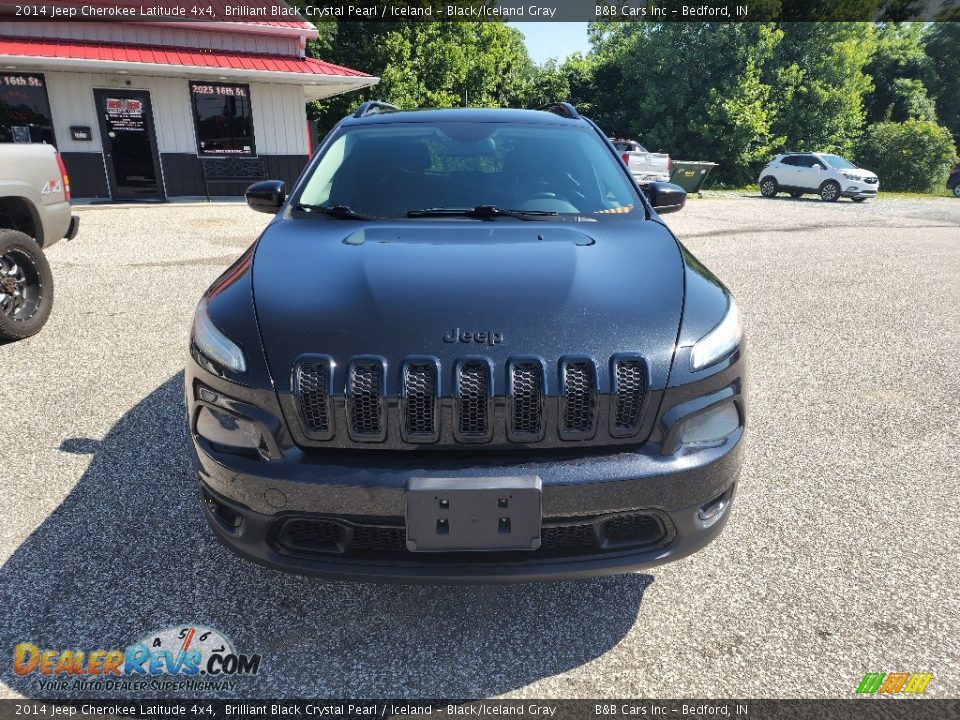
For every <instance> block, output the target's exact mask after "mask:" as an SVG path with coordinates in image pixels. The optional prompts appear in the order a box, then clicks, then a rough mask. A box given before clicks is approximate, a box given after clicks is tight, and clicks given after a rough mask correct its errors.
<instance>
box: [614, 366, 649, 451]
mask: <svg viewBox="0 0 960 720" xmlns="http://www.w3.org/2000/svg"><path fill="white" fill-rule="evenodd" d="M614 371H615V373H616V376H615V386H614V393H615V395H616V398H617V402H616V410H615V417H614V420H613V428H612V431H613V433H614V434H615V435H620V436H625V435H636V434H637V433H638V432H639V431H640V421H641V420H642V419H643V405H644V402H645V401H646V398H647V369H646V366H645V365H644V364H643V361H642V360H639V359H635V360H619V361H617V362H616V363H615V366H614Z"/></svg>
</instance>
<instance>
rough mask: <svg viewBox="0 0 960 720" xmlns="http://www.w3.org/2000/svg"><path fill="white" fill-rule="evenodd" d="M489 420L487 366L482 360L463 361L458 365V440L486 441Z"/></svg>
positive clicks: (488, 377) (487, 438)
mask: <svg viewBox="0 0 960 720" xmlns="http://www.w3.org/2000/svg"><path fill="white" fill-rule="evenodd" d="M489 416H490V366H489V365H488V364H487V363H485V362H483V361H482V360H465V361H463V362H461V363H459V364H458V365H457V426H456V430H457V432H456V436H457V439H458V440H461V441H463V442H483V441H485V440H489V439H490V417H489Z"/></svg>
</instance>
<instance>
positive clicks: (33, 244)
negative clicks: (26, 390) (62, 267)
mask: <svg viewBox="0 0 960 720" xmlns="http://www.w3.org/2000/svg"><path fill="white" fill-rule="evenodd" d="M78 229H79V218H78V217H77V216H76V215H72V214H71V213H70V179H69V178H68V177H67V171H66V168H65V167H64V165H63V160H62V159H61V158H60V155H59V154H58V153H57V151H56V149H55V148H54V147H53V146H51V145H42V144H20V143H4V144H0V341H7V340H19V339H22V338H25V337H29V336H30V335H33V334H35V333H37V332H39V330H40V328H42V327H43V325H44V323H45V322H46V321H47V318H48V317H49V316H50V310H51V308H52V306H53V274H52V272H51V270H50V265H49V263H48V262H47V259H46V257H44V254H43V251H42V250H41V249H40V248H43V247H49V246H50V245H52V244H53V243H55V242H57V240H60V239H61V238H64V237H65V238H68V239H69V238H73V237H74V236H76V234H77V230H78Z"/></svg>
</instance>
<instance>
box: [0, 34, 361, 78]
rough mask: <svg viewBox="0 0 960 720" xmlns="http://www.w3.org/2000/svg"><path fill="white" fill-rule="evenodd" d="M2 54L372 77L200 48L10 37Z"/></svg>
mask: <svg viewBox="0 0 960 720" xmlns="http://www.w3.org/2000/svg"><path fill="white" fill-rule="evenodd" d="M0 55H23V56H28V57H51V58H64V59H66V58H71V59H79V60H109V61H113V62H131V63H147V64H151V65H180V66H190V67H209V68H225V69H235V70H250V71H252V72H257V71H260V72H285V73H302V74H304V75H339V76H341V77H345V76H347V77H370V75H368V74H367V73H362V72H360V71H359V70H352V69H350V68H347V67H343V66H341V65H334V64H333V63H328V62H324V61H323V60H315V59H313V58H292V57H284V56H281V55H259V54H252V53H237V52H224V51H222V50H217V51H213V50H199V49H195V48H169V47H141V46H137V45H113V44H111V45H104V44H102V43H74V42H63V41H61V40H57V41H51V40H39V39H38V40H10V39H7V38H0Z"/></svg>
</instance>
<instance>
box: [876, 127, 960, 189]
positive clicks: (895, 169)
mask: <svg viewBox="0 0 960 720" xmlns="http://www.w3.org/2000/svg"><path fill="white" fill-rule="evenodd" d="M956 157H957V148H956V146H955V145H954V143H953V138H952V137H950V131H949V130H947V129H946V128H945V127H942V126H940V125H937V123H935V122H931V121H929V120H914V119H913V118H911V119H909V120H907V121H906V122H903V123H898V122H881V123H876V124H875V125H871V126H870V127H869V128H867V131H866V133H864V136H863V138H862V139H861V141H860V144H859V147H858V148H857V160H858V161H859V162H860V163H861V164H862V165H863V166H864V167H868V168H870V169H871V170H873V171H874V172H875V173H877V175H879V176H880V178H881V180H882V181H883V184H884V187H885V188H887V189H888V190H906V191H913V192H925V191H927V190H930V189H932V188H935V187H937V188H938V187H939V186H940V185H941V184H942V183H943V181H944V179H945V178H946V176H947V171H948V170H949V168H950V166H951V164H952V163H953V162H954V161H955V160H956Z"/></svg>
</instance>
